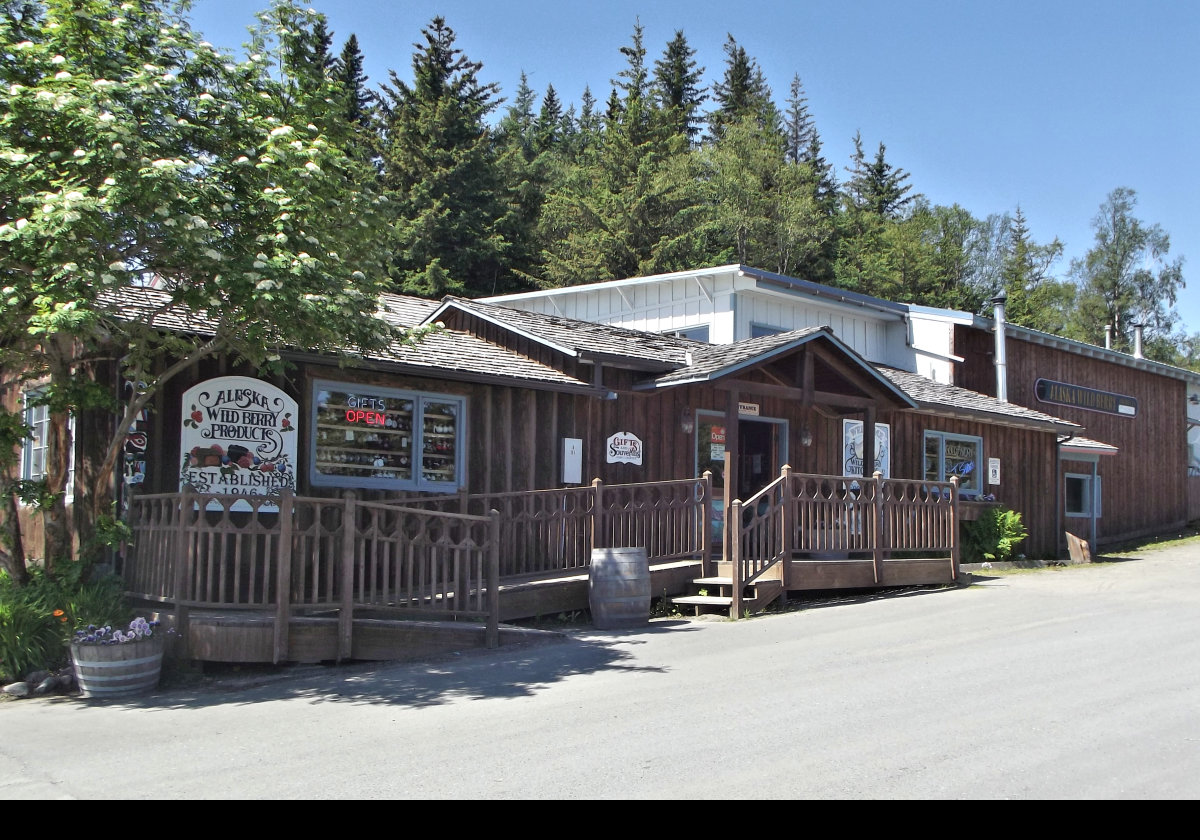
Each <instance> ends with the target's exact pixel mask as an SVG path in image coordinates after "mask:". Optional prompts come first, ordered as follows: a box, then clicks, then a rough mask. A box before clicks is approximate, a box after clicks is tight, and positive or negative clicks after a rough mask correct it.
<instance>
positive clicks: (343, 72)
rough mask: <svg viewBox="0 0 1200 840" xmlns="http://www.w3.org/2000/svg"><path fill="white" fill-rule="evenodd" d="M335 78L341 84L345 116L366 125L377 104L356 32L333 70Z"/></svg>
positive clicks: (351, 35) (349, 120)
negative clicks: (370, 88) (368, 79)
mask: <svg viewBox="0 0 1200 840" xmlns="http://www.w3.org/2000/svg"><path fill="white" fill-rule="evenodd" d="M332 76H333V80H334V81H335V82H336V83H337V84H338V85H340V87H341V92H342V96H343V98H344V99H343V101H344V103H345V104H344V107H343V111H342V113H343V116H344V117H345V119H346V121H347V122H349V123H354V124H356V125H359V126H362V127H364V128H365V127H366V126H367V125H368V124H369V123H370V121H371V116H372V112H373V109H374V105H375V95H374V94H373V93H371V91H369V90H368V89H367V74H366V73H365V72H364V71H363V54H362V50H360V49H359V47H358V38H357V37H356V36H355V35H354V33H350V37H349V38H347V39H346V43H345V45H344V46H343V47H342V52H341V54H340V55H339V56H338V58H337V62H336V63H335V64H334V66H333V70H332Z"/></svg>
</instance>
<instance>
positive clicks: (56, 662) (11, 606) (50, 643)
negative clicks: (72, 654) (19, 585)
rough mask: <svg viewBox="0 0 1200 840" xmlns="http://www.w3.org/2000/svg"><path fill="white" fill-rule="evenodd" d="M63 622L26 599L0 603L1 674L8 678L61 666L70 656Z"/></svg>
mask: <svg viewBox="0 0 1200 840" xmlns="http://www.w3.org/2000/svg"><path fill="white" fill-rule="evenodd" d="M61 625H62V622H61V621H60V617H57V616H55V615H54V614H53V613H46V612H45V611H44V610H41V609H38V608H37V607H36V606H35V605H33V604H29V603H26V602H24V601H19V600H18V601H13V602H11V603H0V675H3V677H4V681H5V682H11V681H13V680H19V679H22V678H24V676H25V675H26V674H28V673H29V672H30V671H37V670H42V669H52V668H59V667H61V666H62V665H63V664H64V663H65V662H66V659H67V655H66V653H67V648H66V645H65V644H64V640H63V630H62V626H61Z"/></svg>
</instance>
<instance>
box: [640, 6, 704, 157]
mask: <svg viewBox="0 0 1200 840" xmlns="http://www.w3.org/2000/svg"><path fill="white" fill-rule="evenodd" d="M695 55H696V51H695V50H694V49H692V48H691V46H690V45H689V44H688V41H687V38H686V37H685V36H684V34H683V30H682V29H679V30H676V32H675V37H674V38H672V39H671V40H670V41H669V42H668V43H667V46H666V49H665V50H664V51H663V56H662V58H660V59H658V60H657V61H655V62H654V84H653V87H654V91H655V96H657V98H658V105H659V108H660V109H661V110H662V111H664V112H665V113H666V119H667V122H668V125H669V126H670V129H671V130H672V131H674V132H675V133H676V134H682V135H684V136H685V137H687V139H688V142H689V143H695V142H696V139H697V137H699V135H700V122H701V117H700V106H701V105H702V104H704V100H705V99H707V98H708V97H707V95H706V94H705V92H704V87H703V86H702V85H701V84H700V80H701V79H702V78H703V77H704V68H703V67H698V66H697V65H696V59H695Z"/></svg>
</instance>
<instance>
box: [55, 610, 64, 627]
mask: <svg viewBox="0 0 1200 840" xmlns="http://www.w3.org/2000/svg"><path fill="white" fill-rule="evenodd" d="M54 617H55V618H57V619H58V620H59V621H61V622H62V623H63V624H66V623H67V614H66V613H65V612H63V611H62V610H55V611H54Z"/></svg>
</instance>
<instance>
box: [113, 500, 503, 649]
mask: <svg viewBox="0 0 1200 840" xmlns="http://www.w3.org/2000/svg"><path fill="white" fill-rule="evenodd" d="M129 518H130V526H131V527H132V529H133V532H134V539H133V543H132V544H131V545H130V546H129V550H128V552H127V554H126V558H125V564H124V568H123V569H122V574H123V576H124V580H125V587H126V589H127V590H128V591H129V592H130V593H131V594H132V595H135V596H136V597H139V598H143V599H146V600H151V601H157V602H162V603H171V604H174V605H175V608H176V610H177V611H178V613H179V619H180V621H179V623H180V625H181V626H182V627H183V628H184V629H186V624H187V621H186V619H187V614H188V612H189V611H190V610H192V609H212V610H270V611H273V612H274V615H275V657H276V661H279V660H280V659H282V658H284V657H286V655H287V628H288V621H289V619H290V617H291V616H292V615H293V614H295V613H309V614H311V613H314V612H321V611H334V610H336V611H337V615H338V621H339V644H338V650H339V658H348V657H349V655H350V641H351V630H352V626H353V619H354V613H355V611H356V610H365V609H366V610H370V611H371V612H372V613H373V614H375V613H380V612H383V613H388V612H394V613H396V614H403V615H406V616H412V617H422V618H449V619H455V620H460V619H462V620H479V621H484V622H486V625H487V630H486V635H487V643H488V645H489V646H492V647H494V646H495V645H496V644H497V640H498V632H499V620H498V617H499V571H498V569H499V563H498V560H499V555H498V550H497V546H498V541H499V518H498V514H495V513H492V514H489V515H488V516H471V515H466V514H459V513H449V512H442V511H433V510H423V509H417V508H402V507H398V506H395V505H389V504H382V503H377V502H364V501H360V500H358V499H356V498H355V497H354V495H353V494H348V495H347V497H346V498H345V499H323V498H308V497H297V496H294V495H293V494H291V493H290V492H286V491H285V492H284V493H283V494H282V495H281V496H279V497H276V498H267V497H238V496H215V495H207V494H198V493H193V492H191V491H188V490H184V491H183V492H182V493H166V494H156V495H147V496H136V497H134V499H133V500H132V504H131V506H130V517H129Z"/></svg>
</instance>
